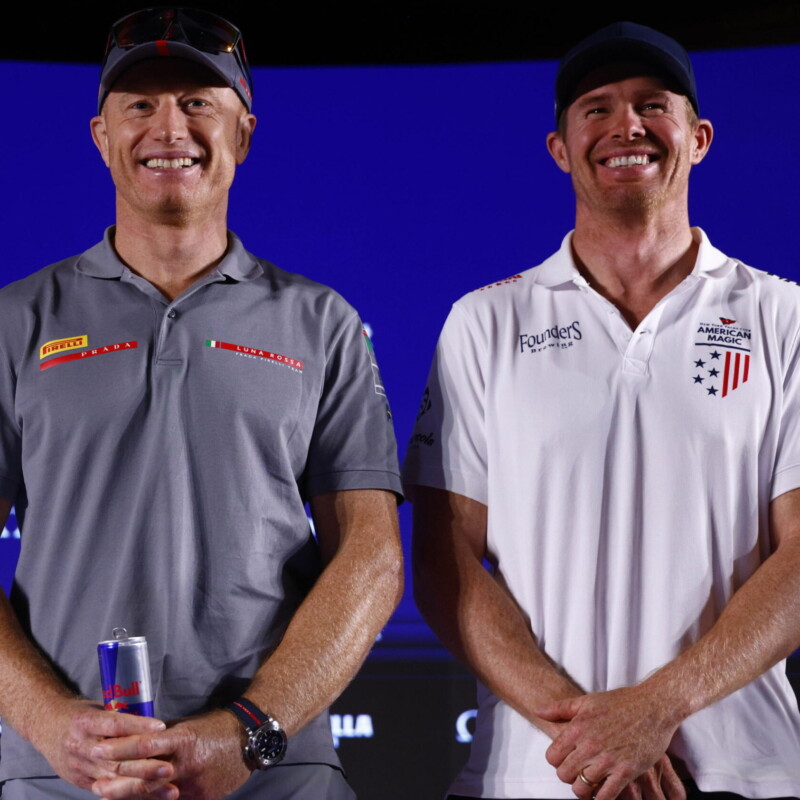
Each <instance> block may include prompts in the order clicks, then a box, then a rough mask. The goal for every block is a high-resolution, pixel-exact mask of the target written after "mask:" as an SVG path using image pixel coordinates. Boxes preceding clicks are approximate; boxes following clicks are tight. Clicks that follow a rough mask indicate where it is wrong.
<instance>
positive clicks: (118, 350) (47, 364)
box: [39, 336, 139, 372]
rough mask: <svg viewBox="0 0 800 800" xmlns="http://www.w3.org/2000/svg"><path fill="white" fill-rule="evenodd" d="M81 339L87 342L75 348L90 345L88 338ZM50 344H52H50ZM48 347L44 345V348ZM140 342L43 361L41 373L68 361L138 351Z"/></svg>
mask: <svg viewBox="0 0 800 800" xmlns="http://www.w3.org/2000/svg"><path fill="white" fill-rule="evenodd" d="M80 338H81V339H84V340H85V342H84V344H83V345H74V346H75V347H85V346H86V345H87V343H88V337H86V336H82V337H80ZM59 341H74V340H71V339H69V340H67V339H64V340H59ZM48 344H52V342H48ZM46 346H47V345H43V348H44V347H46ZM138 346H139V345H138V342H117V343H116V344H106V345H103V346H102V347H93V348H92V349H91V350H81V352H80V353H67V354H66V355H63V356H57V357H56V358H51V359H49V360H48V361H43V362H42V363H41V364H39V371H40V372H43V371H44V370H46V369H50V367H55V366H56V365H57V364H66V363H67V362H68V361H80V360H82V359H84V358H94V357H95V356H104V355H108V354H109V353H121V352H123V351H124V350H136V348H137V347H138ZM63 349H65V350H67V349H72V348H66V347H65V348H63ZM51 352H52V353H58V352H60V350H53V351H51Z"/></svg>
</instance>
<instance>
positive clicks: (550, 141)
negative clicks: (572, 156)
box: [547, 131, 570, 172]
mask: <svg viewBox="0 0 800 800" xmlns="http://www.w3.org/2000/svg"><path fill="white" fill-rule="evenodd" d="M547 152H548V153H550V155H551V156H552V157H553V161H555V162H556V164H558V168H559V169H560V170H561V171H562V172H569V171H570V169H569V158H568V157H567V146H566V145H565V144H564V140H563V139H562V138H561V134H560V133H558V131H553V132H552V133H548V134H547Z"/></svg>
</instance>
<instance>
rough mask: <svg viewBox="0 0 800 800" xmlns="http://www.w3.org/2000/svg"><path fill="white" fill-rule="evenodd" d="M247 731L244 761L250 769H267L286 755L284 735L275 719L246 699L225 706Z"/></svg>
mask: <svg viewBox="0 0 800 800" xmlns="http://www.w3.org/2000/svg"><path fill="white" fill-rule="evenodd" d="M225 708H226V709H228V711H231V712H233V713H234V714H235V715H236V716H237V717H238V718H239V721H240V722H241V723H242V724H243V725H244V727H245V728H246V729H247V744H246V745H245V746H244V760H245V763H246V764H247V766H249V767H250V768H252V769H269V768H270V767H272V766H274V765H275V764H277V763H278V762H279V761H280V760H281V759H282V758H283V757H284V756H285V755H286V733H285V732H284V730H283V728H281V726H280V723H279V722H278V720H276V719H275V717H271V716H270V715H269V714H265V713H264V712H263V711H262V710H261V709H260V708H258V706H256V705H254V704H253V703H251V702H250V701H249V700H248V699H247V698H246V697H239V698H238V699H236V700H234V701H233V702H232V703H228V705H227V706H225Z"/></svg>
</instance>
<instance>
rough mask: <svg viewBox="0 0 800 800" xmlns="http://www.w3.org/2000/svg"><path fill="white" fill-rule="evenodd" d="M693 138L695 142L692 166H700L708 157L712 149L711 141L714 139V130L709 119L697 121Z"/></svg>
mask: <svg viewBox="0 0 800 800" xmlns="http://www.w3.org/2000/svg"><path fill="white" fill-rule="evenodd" d="M692 138H693V140H694V148H693V150H692V164H699V163H700V162H701V161H702V160H703V159H704V158H705V157H706V153H707V152H708V148H709V147H711V140H712V139H713V138H714V128H713V126H712V125H711V122H710V121H709V120H707V119H699V120H697V125H696V126H695V129H694V132H693V134H692Z"/></svg>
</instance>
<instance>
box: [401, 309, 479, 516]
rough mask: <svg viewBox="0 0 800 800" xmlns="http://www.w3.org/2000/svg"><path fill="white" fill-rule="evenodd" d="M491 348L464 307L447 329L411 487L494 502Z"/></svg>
mask: <svg viewBox="0 0 800 800" xmlns="http://www.w3.org/2000/svg"><path fill="white" fill-rule="evenodd" d="M485 350H486V345H485V342H484V340H483V337H481V336H479V335H477V332H476V326H475V325H474V324H471V320H470V319H469V318H468V316H467V314H466V313H465V311H464V310H463V309H462V308H461V306H460V305H459V304H456V305H455V306H453V309H452V310H451V312H450V315H449V316H448V318H447V321H446V322H445V324H444V328H443V329H442V333H441V336H440V337H439V343H438V345H437V347H436V353H435V355H434V358H433V364H432V365H431V369H430V373H429V376H428V385H427V387H426V388H425V392H424V393H423V396H422V402H421V404H420V407H419V412H418V414H417V421H416V424H415V426H414V432H413V434H412V435H411V441H410V442H409V445H408V450H407V452H406V458H405V463H404V465H403V481H404V483H405V484H406V485H408V486H411V485H415V484H418V485H421V486H432V487H434V488H437V489H446V490H448V491H451V492H455V493H456V494H462V495H465V496H466V497H469V498H471V499H473V500H476V501H478V502H480V503H484V504H487V503H488V488H487V481H486V474H487V469H486V467H487V463H486V433H485V425H484V420H485V415H484V408H485V394H486V391H485V386H486V382H485V365H486V359H485Z"/></svg>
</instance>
